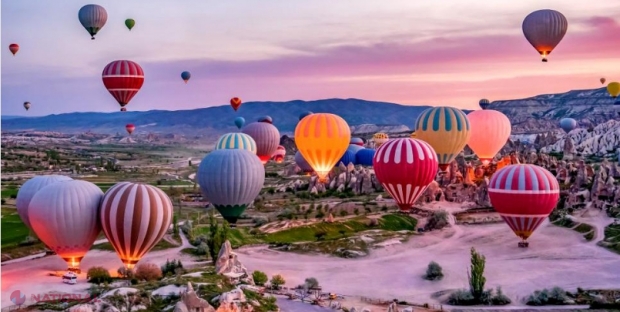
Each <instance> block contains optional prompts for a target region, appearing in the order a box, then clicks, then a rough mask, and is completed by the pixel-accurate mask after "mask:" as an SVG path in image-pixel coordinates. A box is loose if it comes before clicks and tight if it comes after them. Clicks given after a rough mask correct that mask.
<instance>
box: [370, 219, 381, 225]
mask: <svg viewBox="0 0 620 312" xmlns="http://www.w3.org/2000/svg"><path fill="white" fill-rule="evenodd" d="M377 225H379V221H377V219H370V220H368V226H369V227H375V226H377Z"/></svg>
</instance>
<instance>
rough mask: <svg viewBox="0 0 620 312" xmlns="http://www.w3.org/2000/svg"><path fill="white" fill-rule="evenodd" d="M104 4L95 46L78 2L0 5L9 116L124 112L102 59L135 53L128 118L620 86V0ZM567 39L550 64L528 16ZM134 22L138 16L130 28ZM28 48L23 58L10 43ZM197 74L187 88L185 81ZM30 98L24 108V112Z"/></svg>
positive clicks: (8, 0)
mask: <svg viewBox="0 0 620 312" xmlns="http://www.w3.org/2000/svg"><path fill="white" fill-rule="evenodd" d="M492 2H493V4H491V1H488V0H434V1H412V0H389V1H386V0H337V1H335V0H311V1H307V0H260V1H257V0H227V1H215V0H183V1H171V0H132V1H118V0H99V1H97V2H96V3H97V4H99V5H102V6H103V7H105V8H106V10H107V12H108V21H107V23H106V25H105V26H104V27H103V29H102V30H101V31H100V32H99V34H97V35H96V40H91V39H90V36H89V34H88V33H87V31H86V30H85V29H84V28H82V26H81V24H80V23H79V21H78V18H77V12H78V11H79V9H80V7H82V6H83V5H85V4H88V3H90V2H84V1H76V0H62V1H45V0H2V2H1V15H2V16H1V18H2V19H1V32H2V34H1V35H2V38H1V41H2V50H1V51H2V59H1V71H2V76H1V79H2V80H1V100H2V106H1V114H2V115H30V116H42V115H48V114H58V113H67V112H74V111H97V112H114V111H118V110H119V108H120V107H119V105H118V104H117V103H116V101H115V100H114V98H113V97H112V96H111V95H110V94H109V93H108V91H107V90H106V89H105V87H104V86H103V83H102V81H101V72H102V70H103V68H104V67H105V65H107V64H108V63H109V62H111V61H114V60H118V59H128V60H132V61H135V62H137V63H138V64H140V65H141V67H142V68H143V69H144V72H145V83H144V86H143V87H142V89H141V90H140V92H138V94H137V95H136V96H135V97H134V98H133V99H132V101H131V102H130V103H129V105H128V106H127V109H128V110H132V111H145V110H151V109H165V110H179V109H193V108H201V107H209V106H219V105H224V104H227V103H228V101H229V99H230V98H231V97H235V96H237V97H240V98H241V99H243V101H244V102H248V101H289V100H297V99H300V100H318V99H325V98H359V99H365V100H374V101H385V102H394V103H399V104H405V105H433V106H438V105H449V106H454V107H458V108H464V109H477V108H478V100H479V99H480V98H488V99H490V100H491V101H493V100H504V99H516V98H524V97H530V96H534V95H537V94H546V93H559V92H565V91H569V90H575V89H592V88H599V87H602V85H601V84H600V82H599V78H601V77H606V78H607V80H608V81H614V80H620V39H619V37H618V34H620V17H619V16H620V1H618V0H596V1H584V0H519V1H492ZM539 9H554V10H558V11H560V12H562V13H563V14H564V15H565V16H566V18H567V19H568V22H569V27H568V32H567V34H566V36H565V37H564V39H563V40H562V42H561V43H560V44H559V45H558V46H557V47H556V49H555V50H554V51H553V53H551V55H550V57H549V62H548V63H542V62H541V61H540V56H539V55H538V53H537V52H536V51H535V50H534V48H533V47H532V46H531V45H530V44H529V43H528V42H527V40H526V39H525V38H524V37H523V33H522V31H521V23H522V21H523V18H524V17H525V16H526V15H527V14H529V13H530V12H532V11H535V10H539ZM126 18H133V19H135V20H136V26H135V27H134V28H133V29H132V30H131V31H129V30H127V28H125V25H124V21H125V19H126ZM11 43H18V44H19V45H20V51H19V52H18V53H17V55H16V56H13V55H12V54H11V53H10V52H9V50H8V46H9V44H11ZM184 70H187V71H190V72H191V74H192V78H191V79H190V81H189V83H188V84H184V83H183V81H182V80H181V77H180V73H181V72H182V71H184ZM24 101H30V102H31V103H32V108H31V109H30V111H28V112H26V111H25V110H24V109H23V107H22V104H23V102H24Z"/></svg>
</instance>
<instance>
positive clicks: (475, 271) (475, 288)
mask: <svg viewBox="0 0 620 312" xmlns="http://www.w3.org/2000/svg"><path fill="white" fill-rule="evenodd" d="M485 264H486V258H485V256H484V255H482V254H479V253H478V252H477V251H476V249H474V247H472V248H471V269H470V270H468V272H467V277H468V278H469V291H470V292H471V294H472V296H474V299H475V300H476V301H479V300H480V298H481V297H482V294H483V293H484V284H486V282H487V279H486V278H485V277H484V266H485Z"/></svg>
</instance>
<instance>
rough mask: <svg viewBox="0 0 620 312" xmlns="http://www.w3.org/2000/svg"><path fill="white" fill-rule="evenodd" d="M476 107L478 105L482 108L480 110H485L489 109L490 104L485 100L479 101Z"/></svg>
mask: <svg viewBox="0 0 620 312" xmlns="http://www.w3.org/2000/svg"><path fill="white" fill-rule="evenodd" d="M478 105H480V108H482V109H487V107H489V105H491V102H489V100H487V99H481V100H480V101H479V102H478Z"/></svg>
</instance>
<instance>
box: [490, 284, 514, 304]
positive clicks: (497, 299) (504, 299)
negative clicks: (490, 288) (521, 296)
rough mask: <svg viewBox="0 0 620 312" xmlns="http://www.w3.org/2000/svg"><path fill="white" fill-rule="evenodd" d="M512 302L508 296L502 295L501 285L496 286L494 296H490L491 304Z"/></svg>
mask: <svg viewBox="0 0 620 312" xmlns="http://www.w3.org/2000/svg"><path fill="white" fill-rule="evenodd" d="M510 303H512V300H510V298H508V296H506V295H504V292H503V291H502V288H501V287H497V291H496V294H495V296H493V297H492V298H491V304H493V305H507V304H510Z"/></svg>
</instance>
